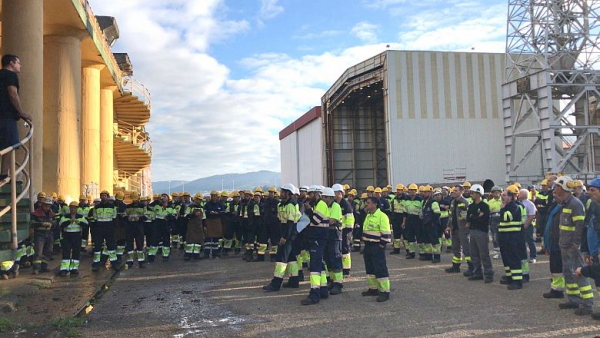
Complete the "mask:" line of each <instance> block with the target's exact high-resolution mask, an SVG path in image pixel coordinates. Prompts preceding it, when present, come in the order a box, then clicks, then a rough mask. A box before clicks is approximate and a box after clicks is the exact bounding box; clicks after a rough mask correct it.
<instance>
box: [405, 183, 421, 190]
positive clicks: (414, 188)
mask: <svg viewBox="0 0 600 338" xmlns="http://www.w3.org/2000/svg"><path fill="white" fill-rule="evenodd" d="M408 190H419V187H417V185H416V184H414V183H411V184H409V185H408Z"/></svg>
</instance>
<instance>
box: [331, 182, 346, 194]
mask: <svg viewBox="0 0 600 338" xmlns="http://www.w3.org/2000/svg"><path fill="white" fill-rule="evenodd" d="M331 189H333V191H341V192H344V186H343V185H341V184H339V183H336V184H334V185H333V186H332V187H331Z"/></svg>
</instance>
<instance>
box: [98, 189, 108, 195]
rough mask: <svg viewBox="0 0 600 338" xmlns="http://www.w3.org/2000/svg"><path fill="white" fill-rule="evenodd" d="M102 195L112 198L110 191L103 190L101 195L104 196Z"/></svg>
mask: <svg viewBox="0 0 600 338" xmlns="http://www.w3.org/2000/svg"><path fill="white" fill-rule="evenodd" d="M102 194H106V196H110V193H109V192H108V190H102V191H101V192H100V195H102Z"/></svg>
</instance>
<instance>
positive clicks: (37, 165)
mask: <svg viewBox="0 0 600 338" xmlns="http://www.w3.org/2000/svg"><path fill="white" fill-rule="evenodd" d="M2 53H6V54H15V55H17V56H19V58H20V59H21V63H22V64H23V69H22V71H21V73H20V74H19V81H20V89H19V94H20V96H21V103H22V104H23V109H24V110H25V112H26V113H29V114H31V115H32V116H33V124H34V126H35V128H36V129H35V134H34V136H33V139H32V153H31V158H32V160H33V161H34V162H33V167H32V173H30V174H31V176H32V180H33V189H34V191H35V192H36V193H37V192H39V191H41V190H42V171H43V166H42V160H43V152H42V150H43V149H42V145H43V142H44V136H43V135H44V130H43V127H42V126H43V125H44V119H43V117H44V114H43V107H44V98H43V90H44V80H43V72H44V61H43V58H42V57H41V56H42V55H43V53H44V1H43V0H5V1H2ZM19 124H21V123H19ZM21 129H23V128H21ZM21 135H22V136H24V133H23V130H22V132H21Z"/></svg>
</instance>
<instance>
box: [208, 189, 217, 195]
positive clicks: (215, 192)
mask: <svg viewBox="0 0 600 338" xmlns="http://www.w3.org/2000/svg"><path fill="white" fill-rule="evenodd" d="M210 194H211V195H219V192H218V191H216V190H211V191H210Z"/></svg>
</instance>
